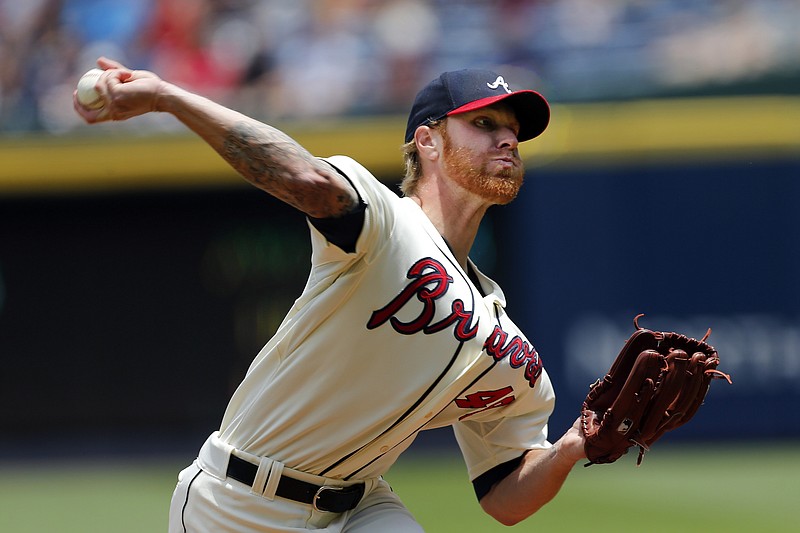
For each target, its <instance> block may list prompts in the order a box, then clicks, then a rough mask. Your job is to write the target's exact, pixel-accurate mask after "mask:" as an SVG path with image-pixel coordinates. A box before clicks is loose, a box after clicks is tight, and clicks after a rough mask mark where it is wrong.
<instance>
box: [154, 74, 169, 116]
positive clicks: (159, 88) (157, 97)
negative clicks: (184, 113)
mask: <svg viewBox="0 0 800 533" xmlns="http://www.w3.org/2000/svg"><path fill="white" fill-rule="evenodd" d="M174 87H175V86H174V85H171V84H169V83H167V82H166V81H164V80H159V81H158V85H156V90H155V91H154V93H153V103H152V108H151V111H155V112H158V113H168V112H169V108H170V97H171V96H172V93H173V90H172V89H173V88H174Z"/></svg>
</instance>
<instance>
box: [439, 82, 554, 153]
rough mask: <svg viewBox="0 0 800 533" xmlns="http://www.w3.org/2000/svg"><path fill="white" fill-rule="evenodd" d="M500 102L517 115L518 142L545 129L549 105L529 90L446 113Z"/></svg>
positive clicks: (481, 99) (485, 99)
mask: <svg viewBox="0 0 800 533" xmlns="http://www.w3.org/2000/svg"><path fill="white" fill-rule="evenodd" d="M500 101H505V102H507V103H509V104H510V105H511V107H512V108H513V109H514V113H515V114H516V115H517V120H519V125H520V129H519V135H517V138H518V139H519V141H520V142H522V141H527V140H530V139H533V138H534V137H538V136H539V135H541V134H542V132H544V130H545V129H547V125H548V124H549V123H550V105H549V104H548V103H547V100H545V98H544V96H542V95H541V94H539V93H537V92H536V91H531V90H524V91H515V92H512V93H507V94H501V95H498V96H489V97H487V98H480V99H478V100H474V101H472V102H470V103H468V104H464V105H462V106H461V107H457V108H456V109H453V110H452V111H450V112H449V113H447V115H448V116H450V115H457V114H460V113H467V112H469V111H475V110H476V109H482V108H484V107H487V106H490V105H492V104H496V103H497V102H500Z"/></svg>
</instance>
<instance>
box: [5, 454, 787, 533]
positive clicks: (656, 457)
mask: <svg viewBox="0 0 800 533" xmlns="http://www.w3.org/2000/svg"><path fill="white" fill-rule="evenodd" d="M182 466H184V465H183V464H180V463H175V462H165V461H152V462H127V463H119V464H116V463H114V464H111V463H92V464H80V463H53V464H47V463H44V464H38V465H35V466H33V465H29V464H23V465H11V464H8V463H2V464H0V531H2V532H3V533H29V532H30V533H34V532H35V533H42V532H48V533H73V532H75V533H95V532H98V533H100V532H102V533H107V532H110V531H113V532H115V533H128V532H131V533H133V532H137V533H139V532H162V531H166V524H167V512H168V507H169V500H170V496H171V493H172V489H173V487H174V484H175V478H176V475H177V472H178V470H179V469H180V468H181V467H182ZM386 477H387V479H388V480H389V482H390V483H391V484H392V487H393V488H394V489H395V491H396V492H398V493H399V494H400V496H401V497H402V498H403V500H404V501H405V502H406V504H407V505H408V507H409V508H410V509H411V511H412V512H413V513H414V514H415V515H416V517H417V519H418V520H419V521H420V523H421V524H422V525H423V527H425V529H426V531H429V532H433V533H437V532H441V533H450V532H459V533H472V532H474V533H491V532H495V531H496V532H500V531H548V532H551V533H557V532H571V531H592V532H596V533H604V532H614V533H621V532H637V533H638V532H645V533H651V532H652V533H658V532H681V533H683V532H694V531H697V532H700V531H703V532H706V533H709V532H717V531H724V532H726V533H735V532H748V533H752V532H753V531H758V532H759V533H761V532H789V531H796V530H797V521H796V512H797V511H796V509H797V507H798V505H800V444H797V445H789V444H783V445H774V446H766V445H761V446H756V447H752V448H746V447H722V446H720V445H713V444H710V445H707V446H705V447H667V446H662V447H660V448H656V449H655V450H653V451H652V452H651V453H650V454H648V456H647V457H646V458H645V461H644V463H643V465H642V466H641V467H639V468H637V467H636V466H635V458H634V457H633V456H626V457H623V458H622V459H621V460H620V461H618V462H617V463H615V464H613V465H597V466H592V467H590V468H583V467H581V466H578V467H576V468H575V470H574V471H573V472H572V474H571V475H570V478H569V479H568V480H567V483H566V484H565V486H564V488H563V489H562V491H561V493H560V494H559V495H558V497H557V498H556V499H555V500H554V501H553V502H551V503H550V504H549V505H548V506H546V507H545V508H544V509H542V510H541V511H540V512H539V513H537V514H536V515H535V516H533V517H531V518H529V519H528V520H527V521H525V522H523V523H522V524H519V525H517V526H515V527H512V528H507V527H504V526H501V525H499V524H497V523H495V522H494V521H492V519H490V518H489V517H487V516H486V515H484V513H483V511H481V509H480V506H479V505H478V503H477V502H476V500H475V497H474V495H473V493H472V488H471V486H470V484H469V483H468V482H467V480H466V472H465V468H464V466H463V464H462V462H461V459H460V457H459V456H458V452H455V453H452V454H450V455H448V456H446V457H439V456H435V457H422V456H419V455H415V456H409V457H406V458H403V459H401V460H400V462H398V464H397V465H395V467H394V468H393V469H392V471H391V472H389V474H388V475H387V476H386ZM509 505H514V502H509ZM376 533H380V532H376Z"/></svg>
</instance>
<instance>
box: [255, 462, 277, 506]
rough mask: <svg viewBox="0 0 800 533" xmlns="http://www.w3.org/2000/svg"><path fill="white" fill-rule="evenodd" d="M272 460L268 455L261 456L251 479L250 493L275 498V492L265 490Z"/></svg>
mask: <svg viewBox="0 0 800 533" xmlns="http://www.w3.org/2000/svg"><path fill="white" fill-rule="evenodd" d="M272 463H273V460H272V459H270V458H269V457H262V458H261V460H260V461H259V462H258V470H256V477H255V479H253V485H252V486H251V487H250V494H255V495H258V496H263V497H264V498H266V499H268V500H273V499H275V492H274V491H273V492H272V494H269V493H268V492H267V483H268V482H269V479H270V477H271V476H270V469H271V468H272Z"/></svg>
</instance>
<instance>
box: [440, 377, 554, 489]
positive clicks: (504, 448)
mask: <svg viewBox="0 0 800 533" xmlns="http://www.w3.org/2000/svg"><path fill="white" fill-rule="evenodd" d="M536 389H538V390H536ZM530 392H531V393H532V394H531V395H529V396H528V397H526V398H525V399H520V400H519V401H517V402H515V404H516V406H515V408H513V409H511V410H509V412H507V413H505V414H504V415H503V416H502V417H498V418H497V419H495V420H491V421H475V420H469V419H466V420H463V421H460V422H456V423H455V424H453V431H454V433H455V436H456V441H457V442H458V446H459V448H460V449H461V453H462V455H463V456H464V461H465V462H466V465H467V470H468V473H469V478H470V480H471V481H474V480H475V479H477V478H478V477H479V476H481V475H482V474H484V473H486V472H488V471H489V470H491V469H493V468H495V467H497V466H499V465H502V464H504V463H507V462H508V461H512V460H515V459H517V458H519V457H521V456H522V455H523V454H524V453H525V452H526V451H527V450H532V449H547V448H550V447H552V444H551V443H550V442H549V441H548V440H547V421H548V419H549V417H550V415H551V414H552V412H553V407H554V405H555V395H554V394H553V388H552V385H551V383H550V379H549V378H548V376H547V373H546V372H544V371H543V372H542V376H541V377H540V378H539V381H538V382H537V384H536V388H535V389H534V390H533V391H530Z"/></svg>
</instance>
